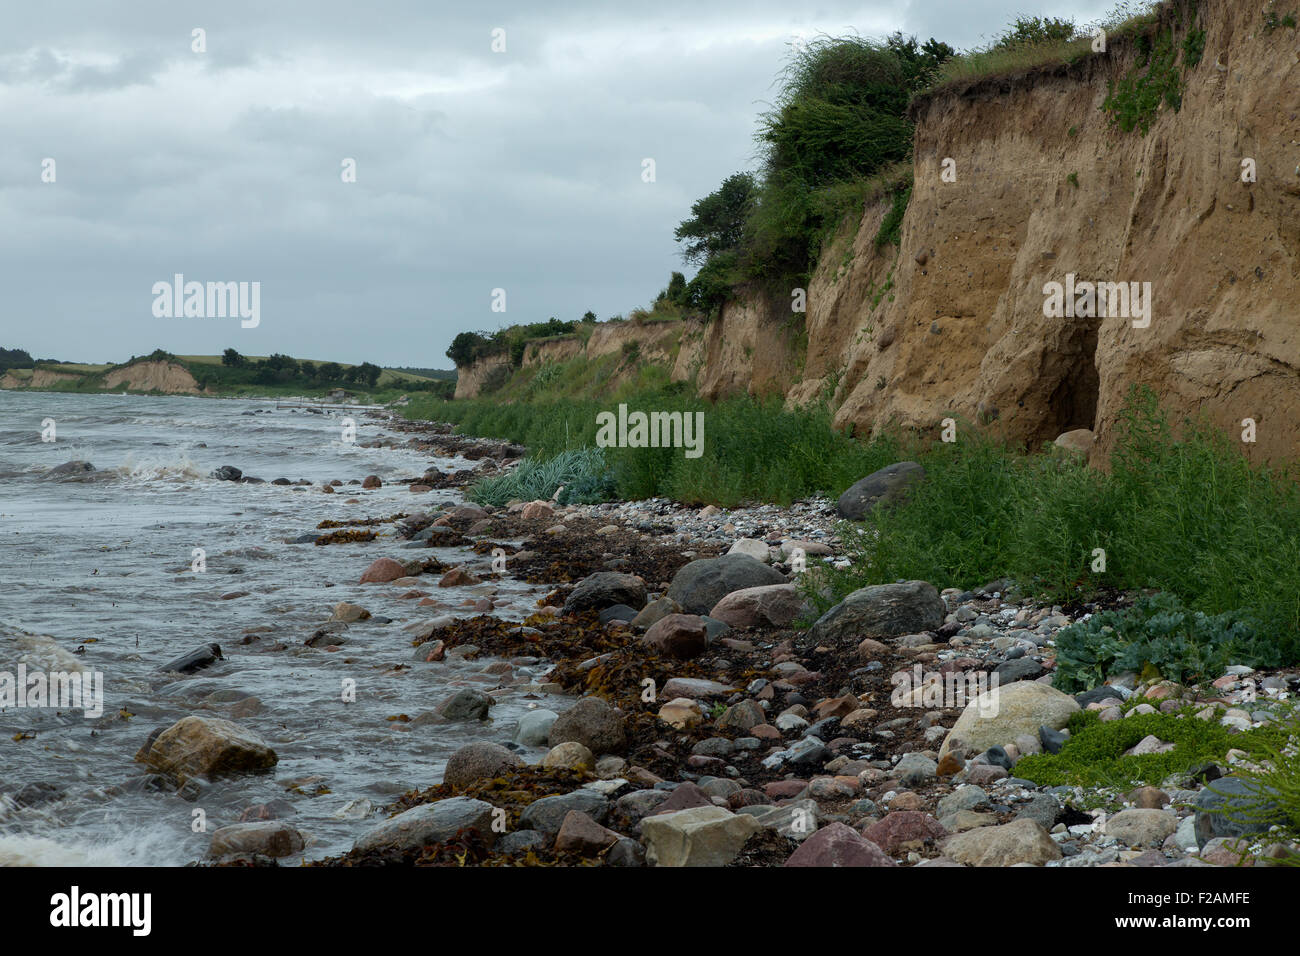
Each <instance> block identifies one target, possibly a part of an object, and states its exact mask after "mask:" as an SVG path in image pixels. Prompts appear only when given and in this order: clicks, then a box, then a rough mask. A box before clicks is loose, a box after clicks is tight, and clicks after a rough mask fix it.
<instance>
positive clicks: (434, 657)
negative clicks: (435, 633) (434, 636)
mask: <svg viewBox="0 0 1300 956" xmlns="http://www.w3.org/2000/svg"><path fill="white" fill-rule="evenodd" d="M418 654H419V656H418V657H417V658H416V660H420V661H424V662H426V663H433V662H434V661H440V660H442V659H443V658H444V657H446V655H447V645H446V644H444V643H443V642H442V641H429V642H428V643H425V644H421V645H420V647H419V650H418Z"/></svg>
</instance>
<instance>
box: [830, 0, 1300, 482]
mask: <svg viewBox="0 0 1300 956" xmlns="http://www.w3.org/2000/svg"><path fill="white" fill-rule="evenodd" d="M1199 26H1200V27H1201V28H1203V29H1205V31H1206V35H1205V55H1204V58H1203V59H1202V61H1201V63H1200V64H1199V66H1197V67H1196V68H1195V69H1192V70H1190V71H1188V72H1187V74H1186V90H1185V93H1184V97H1183V103H1182V109H1181V111H1179V112H1176V113H1175V112H1162V114H1161V116H1160V118H1159V119H1158V120H1157V121H1156V123H1155V124H1154V125H1153V126H1152V127H1151V130H1150V132H1149V133H1148V134H1147V135H1146V136H1145V137H1143V136H1141V135H1139V134H1138V133H1136V132H1135V133H1127V134H1126V133H1122V132H1120V131H1119V130H1117V129H1115V128H1112V127H1110V126H1109V125H1108V122H1107V116H1106V114H1105V113H1103V112H1102V111H1101V110H1100V109H1099V107H1100V106H1101V103H1102V101H1103V100H1104V99H1105V97H1106V94H1107V81H1108V80H1110V81H1114V80H1118V79H1119V78H1120V76H1122V75H1123V74H1124V73H1125V71H1127V70H1128V69H1129V68H1130V67H1131V66H1132V64H1133V59H1134V56H1135V52H1134V50H1133V49H1132V48H1131V47H1127V48H1125V49H1112V51H1111V52H1110V53H1109V54H1107V55H1100V56H1094V57H1091V58H1089V59H1088V60H1087V61H1085V62H1084V63H1082V64H1079V65H1078V66H1076V67H1074V68H1072V69H1062V70H1060V71H1058V72H1057V73H1056V74H1055V75H1038V76H1032V77H1027V78H1026V79H1025V80H1024V81H1023V82H1021V83H1002V84H999V83H986V84H984V85H982V86H975V87H973V88H971V89H969V90H966V91H963V92H957V93H952V94H949V95H941V96H936V97H934V98H932V99H930V100H929V101H927V102H923V103H921V104H919V108H918V111H917V134H916V149H915V162H916V179H915V187H914V191H913V194H912V200H911V204H910V206H909V208H908V211H907V215H906V217H905V219H904V222H903V229H902V242H901V247H900V249H899V250H891V252H896V253H897V264H896V266H894V268H893V288H892V290H891V293H890V294H891V295H892V296H893V301H892V302H888V301H886V302H882V303H881V305H880V307H878V308H877V309H874V310H870V309H867V308H865V307H864V306H861V305H856V306H855V304H854V303H853V302H851V301H850V302H847V303H843V305H844V306H847V307H849V311H853V312H855V313H856V317H857V321H856V334H854V335H851V336H849V339H848V341H847V344H846V345H845V346H844V349H845V350H844V352H843V367H844V373H845V374H844V381H843V384H842V387H841V396H842V399H843V401H842V404H841V405H840V407H839V409H838V412H837V416H836V418H837V421H838V422H839V423H840V424H844V425H848V424H854V425H858V426H860V427H873V428H874V427H879V426H881V425H883V424H885V423H886V422H888V421H890V420H896V421H899V422H901V423H903V424H907V425H915V426H919V427H923V428H927V427H928V428H932V427H934V426H936V425H937V423H938V421H939V420H940V419H941V418H942V417H943V416H944V415H946V414H947V413H949V412H956V413H958V414H961V415H965V416H968V417H972V418H973V417H975V416H976V415H977V414H978V413H979V412H981V411H983V412H985V413H987V414H989V415H993V414H996V416H997V420H998V421H999V422H1000V424H1001V427H1002V428H1003V429H1004V430H1005V432H1006V433H1007V434H1009V435H1010V436H1011V437H1013V438H1016V439H1020V440H1024V441H1027V442H1030V443H1031V444H1036V443H1038V442H1041V441H1044V440H1050V439H1052V438H1054V437H1055V436H1056V435H1058V434H1060V433H1061V432H1064V431H1068V430H1070V429H1073V428H1080V427H1084V428H1088V427H1091V428H1094V429H1095V430H1096V432H1097V434H1098V446H1097V451H1099V452H1100V453H1101V454H1102V456H1103V457H1104V456H1105V454H1106V453H1107V452H1108V451H1109V448H1110V446H1111V445H1112V444H1113V438H1114V426H1115V424H1116V418H1117V415H1118V412H1119V410H1120V408H1121V406H1122V404H1123V401H1124V398H1125V395H1126V393H1127V391H1128V388H1129V385H1130V384H1131V383H1144V384H1147V385H1149V386H1151V387H1152V388H1153V389H1154V390H1155V391H1156V393H1157V394H1158V395H1159V396H1160V397H1161V399H1162V401H1163V403H1164V404H1165V406H1166V408H1168V409H1169V410H1170V411H1171V412H1172V413H1173V414H1174V415H1175V416H1176V417H1178V418H1181V417H1182V416H1183V415H1190V414H1194V413H1195V412H1196V411H1197V410H1198V409H1200V408H1203V409H1204V410H1205V411H1206V412H1207V413H1208V414H1209V416H1210V418H1211V419H1212V420H1213V421H1214V423H1215V424H1216V425H1218V426H1220V427H1223V428H1227V429H1229V430H1230V431H1231V432H1232V433H1234V434H1236V433H1238V432H1239V431H1240V430H1241V427H1242V426H1241V422H1242V420H1243V419H1245V418H1251V419H1254V420H1255V421H1256V422H1257V423H1258V442H1257V445H1255V446H1254V447H1252V448H1250V449H1249V450H1250V451H1251V452H1252V454H1253V455H1254V456H1256V457H1272V458H1291V457H1294V455H1295V451H1296V439H1297V436H1298V435H1300V416H1298V414H1297V413H1298V412H1300V340H1298V338H1297V331H1298V328H1297V326H1298V322H1297V316H1298V314H1300V271H1298V269H1297V266H1298V265H1300V263H1298V262H1297V254H1300V56H1297V53H1296V36H1295V33H1294V32H1293V31H1290V30H1277V31H1275V32H1273V33H1272V34H1265V33H1264V32H1263V31H1262V29H1261V26H1262V19H1261V15H1260V11H1259V9H1258V7H1257V5H1254V4H1244V3H1235V2H1233V3H1230V2H1227V0H1209V2H1206V3H1203V4H1201V11H1200V16H1199ZM1181 38H1182V37H1181V34H1180V35H1179V37H1178V39H1179V40H1181ZM947 157H950V158H952V159H953V160H955V164H956V166H955V168H956V174H957V178H956V182H954V183H946V182H943V181H942V178H941V175H940V173H941V164H942V162H943V160H944V159H945V158H947ZM1246 159H1250V160H1253V161H1254V164H1255V168H1256V175H1257V181H1256V182H1254V183H1245V182H1243V181H1242V173H1243V165H1242V164H1243V160H1246ZM1076 181H1077V185H1075V182H1076ZM869 217H870V213H869ZM866 231H867V229H866V228H864V229H862V230H861V233H865V232H866ZM861 233H860V237H861ZM859 262H860V260H859V259H858V258H855V259H854V269H853V271H854V272H856V271H858V270H859V269H861V270H863V271H864V272H865V273H866V274H867V275H879V272H880V264H879V263H876V262H872V261H870V257H869V258H868V260H867V261H862V262H861V263H860V264H859ZM1067 274H1073V275H1075V276H1076V277H1077V279H1078V280H1088V281H1106V282H1125V283H1130V282H1139V283H1145V282H1149V283H1151V295H1152V308H1151V314H1150V324H1149V326H1148V327H1145V328H1140V327H1135V320H1134V319H1133V318H1130V317H1127V316H1116V315H1112V316H1108V317H1104V318H1096V319H1088V318H1074V319H1071V318H1048V317H1046V316H1045V315H1044V310H1043V306H1044V299H1045V295H1044V285H1045V284H1046V283H1048V282H1052V281H1057V282H1061V283H1065V282H1066V277H1067ZM852 288H853V287H852V285H851V284H850V286H849V287H847V288H845V289H843V290H842V291H840V290H839V288H838V287H837V289H835V290H829V291H830V294H831V296H832V299H836V298H838V299H844V298H845V297H846V296H847V297H849V298H850V299H851V298H852ZM827 291H828V290H825V289H823V290H822V292H823V294H824V293H826V292H827ZM836 307H837V303H835V302H832V303H822V304H821V310H822V312H823V313H833V312H834V311H835V310H836ZM1136 321H1137V322H1138V324H1140V322H1141V320H1140V319H1138V320H1136ZM830 325H831V326H836V325H837V324H836V323H834V322H832V323H830ZM818 335H819V332H818V326H817V324H816V323H815V322H814V321H813V317H812V316H810V322H809V337H810V341H816V340H817V338H818ZM836 341H837V342H838V341H843V329H842V328H841V329H840V331H839V333H838V337H836ZM882 383H883V387H882Z"/></svg>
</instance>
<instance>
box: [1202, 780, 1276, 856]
mask: <svg viewBox="0 0 1300 956" xmlns="http://www.w3.org/2000/svg"><path fill="white" fill-rule="evenodd" d="M1195 803H1196V843H1197V845H1198V846H1200V847H1204V846H1205V844H1206V843H1208V842H1209V841H1210V840H1213V839H1215V838H1216V837H1241V836H1250V835H1252V834H1256V833H1267V832H1268V829H1269V827H1271V826H1273V825H1274V824H1285V823H1286V822H1287V817H1286V813H1285V811H1283V810H1282V808H1281V807H1280V806H1278V803H1277V801H1276V800H1275V799H1274V795H1273V794H1271V793H1269V792H1268V791H1267V790H1266V789H1264V788H1263V787H1262V786H1261V785H1260V784H1258V783H1255V782H1253V781H1251V780H1247V779H1245V778H1243V777H1220V778H1219V779H1218V780H1212V781H1210V782H1209V783H1207V784H1206V785H1205V789H1204V790H1202V791H1201V792H1200V793H1198V794H1197V795H1196V801H1195Z"/></svg>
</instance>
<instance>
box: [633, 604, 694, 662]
mask: <svg viewBox="0 0 1300 956" xmlns="http://www.w3.org/2000/svg"><path fill="white" fill-rule="evenodd" d="M637 643H638V644H640V645H641V646H643V647H645V648H647V649H649V650H651V651H654V652H655V653H656V654H666V655H668V656H669V657H675V658H677V659H678V660H689V659H691V658H693V657H699V656H700V655H701V654H703V653H704V650H705V648H707V647H708V646H709V631H708V627H707V626H706V625H705V623H704V619H703V618H701V617H697V616H696V615H694V614H669V615H667V616H666V617H662V618H660V619H659V620H658V621H656V622H655V623H654V624H652V625H651V626H650V630H648V631H646V632H645V633H644V634H642V635H641V636H640V637H639V638H637Z"/></svg>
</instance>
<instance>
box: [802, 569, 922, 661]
mask: <svg viewBox="0 0 1300 956" xmlns="http://www.w3.org/2000/svg"><path fill="white" fill-rule="evenodd" d="M946 613H947V608H946V607H945V606H944V603H943V599H942V598H940V597H939V592H938V591H936V590H935V589H934V585H932V584H929V583H927V582H925V581H906V582H904V583H902V584H877V585H874V586H873V587H869V588H861V589H860V590H857V591H854V592H853V593H852V594H850V595H849V596H848V597H846V598H845V599H844V600H843V601H841V602H840V603H839V604H837V605H835V606H834V607H833V608H831V609H830V610H829V611H827V612H826V613H825V614H823V615H822V616H821V617H820V618H818V619H817V623H816V624H814V625H813V626H812V629H811V630H810V631H809V632H808V636H809V637H810V638H811V639H813V640H815V641H818V642H819V643H827V644H843V645H848V644H849V643H852V644H854V645H857V644H859V643H861V641H862V639H863V638H864V637H898V636H899V635H902V634H915V633H917V632H919V631H931V630H934V629H935V628H937V627H939V626H940V625H941V624H943V618H944V615H945V614H946Z"/></svg>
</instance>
